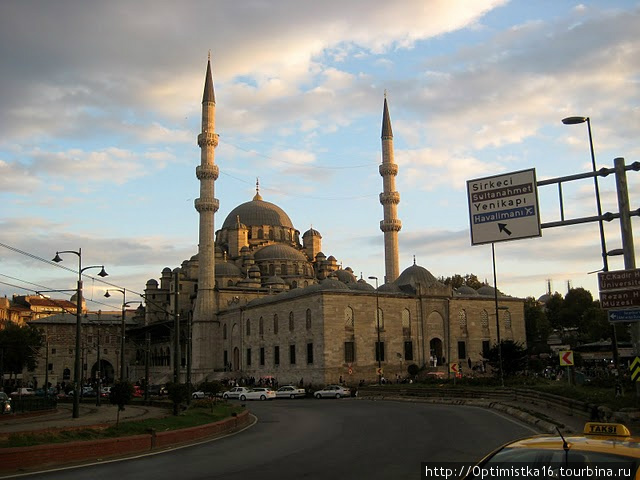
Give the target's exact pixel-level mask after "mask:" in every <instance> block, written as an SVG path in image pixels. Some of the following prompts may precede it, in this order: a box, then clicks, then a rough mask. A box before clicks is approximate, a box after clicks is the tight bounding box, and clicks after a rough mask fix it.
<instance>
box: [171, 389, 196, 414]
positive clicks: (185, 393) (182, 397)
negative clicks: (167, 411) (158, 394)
mask: <svg viewBox="0 0 640 480" xmlns="http://www.w3.org/2000/svg"><path fill="white" fill-rule="evenodd" d="M167 392H168V394H169V398H170V399H171V401H172V402H173V414H174V415H178V413H179V411H180V404H181V403H186V402H187V401H188V400H189V395H191V388H190V386H189V385H187V384H185V383H168V384H167Z"/></svg>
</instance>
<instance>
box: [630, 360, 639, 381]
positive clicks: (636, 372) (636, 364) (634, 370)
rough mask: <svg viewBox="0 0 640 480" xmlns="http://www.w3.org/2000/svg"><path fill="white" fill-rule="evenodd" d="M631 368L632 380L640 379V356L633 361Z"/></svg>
mask: <svg viewBox="0 0 640 480" xmlns="http://www.w3.org/2000/svg"><path fill="white" fill-rule="evenodd" d="M629 370H631V380H633V381H634V382H637V381H638V380H640V357H636V358H635V359H634V360H633V362H631V365H629Z"/></svg>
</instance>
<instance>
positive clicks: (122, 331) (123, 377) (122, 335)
mask: <svg viewBox="0 0 640 480" xmlns="http://www.w3.org/2000/svg"><path fill="white" fill-rule="evenodd" d="M109 292H120V293H121V294H122V321H121V323H120V381H121V382H124V381H125V380H126V376H127V375H126V368H125V364H124V347H125V332H126V329H125V310H126V308H127V307H128V306H129V305H131V304H132V303H142V302H140V301H133V302H127V301H126V299H127V291H126V290H125V289H124V288H122V289H120V288H112V289H109V290H107V291H106V292H105V294H104V296H105V297H107V298H109V297H110V296H111V295H110V294H109Z"/></svg>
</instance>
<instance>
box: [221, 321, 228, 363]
mask: <svg viewBox="0 0 640 480" xmlns="http://www.w3.org/2000/svg"><path fill="white" fill-rule="evenodd" d="M222 339H223V340H226V339H227V324H226V323H224V324H223V325H222ZM225 364H226V362H225Z"/></svg>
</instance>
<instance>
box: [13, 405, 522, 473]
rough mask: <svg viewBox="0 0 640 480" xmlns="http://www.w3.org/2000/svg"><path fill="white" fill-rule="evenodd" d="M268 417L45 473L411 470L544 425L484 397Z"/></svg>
mask: <svg viewBox="0 0 640 480" xmlns="http://www.w3.org/2000/svg"><path fill="white" fill-rule="evenodd" d="M248 405H249V407H250V410H251V411H252V412H253V413H255V415H256V416H257V417H258V419H259V421H258V423H256V424H255V425H254V426H253V427H251V428H248V429H246V430H244V431H243V432H241V433H238V434H236V435H233V436H230V437H226V438H223V439H218V440H215V441H210V442H207V443H203V444H200V445H195V446H190V447H187V448H182V449H179V450H175V451H171V452H165V453H162V454H155V455H149V456H144V457H140V458H135V459H128V460H124V461H117V462H110V463H102V464H96V465H90V466H85V467H81V468H76V469H72V470H69V469H66V470H60V471H55V472H48V473H41V474H36V475H29V476H25V477H22V478H39V479H65V480H75V479H83V480H85V479H91V480H98V479H105V480H106V479H109V480H112V479H118V480H126V479H136V480H140V479H153V480H164V479H167V480H194V479H222V478H225V479H231V478H238V479H243V480H244V479H254V478H255V479H260V480H275V479H278V480H282V479H323V480H325V479H327V478H341V479H342V478H353V479H364V480H369V479H384V480H389V479H405V478H413V479H418V478H421V476H420V475H421V467H420V463H421V462H434V461H438V462H451V461H460V462H462V461H473V460H478V459H480V458H481V457H482V456H484V455H485V454H486V453H488V452H489V451H491V450H492V449H493V448H495V447H497V446H499V445H501V444H503V443H505V442H507V441H509V440H512V439H515V438H519V437H522V436H526V435H531V434H533V433H535V431H534V430H532V429H531V427H529V426H526V425H523V424H521V423H518V422H516V421H515V420H513V419H511V418H508V417H504V416H501V415H499V414H497V413H496V412H494V411H490V410H484V409H481V408H475V407H464V406H449V405H431V404H424V403H407V402H391V401H370V400H356V399H341V400H315V399H304V400H282V401H281V400H278V401H270V402H250V403H249V404H248Z"/></svg>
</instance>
